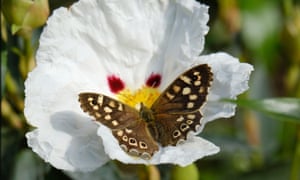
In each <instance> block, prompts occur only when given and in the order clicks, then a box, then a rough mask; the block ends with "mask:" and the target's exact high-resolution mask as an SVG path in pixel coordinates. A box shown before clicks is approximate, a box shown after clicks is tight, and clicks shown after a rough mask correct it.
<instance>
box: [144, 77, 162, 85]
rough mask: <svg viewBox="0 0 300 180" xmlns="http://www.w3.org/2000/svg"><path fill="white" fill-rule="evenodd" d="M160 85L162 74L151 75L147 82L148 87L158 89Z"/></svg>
mask: <svg viewBox="0 0 300 180" xmlns="http://www.w3.org/2000/svg"><path fill="white" fill-rule="evenodd" d="M160 83H161V75H160V74H151V75H150V77H149V78H148V79H147V81H146V85H147V86H149V87H153V88H157V87H158V86H159V85H160Z"/></svg>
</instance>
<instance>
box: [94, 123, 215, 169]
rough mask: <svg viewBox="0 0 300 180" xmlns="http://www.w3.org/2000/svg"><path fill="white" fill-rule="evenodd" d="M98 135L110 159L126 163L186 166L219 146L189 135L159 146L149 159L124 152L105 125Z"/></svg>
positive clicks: (213, 151) (211, 153)
mask: <svg viewBox="0 0 300 180" xmlns="http://www.w3.org/2000/svg"><path fill="white" fill-rule="evenodd" d="M98 135H99V136H101V137H102V138H103V145H104V147H105V152H106V153H107V154H108V155H109V157H110V158H111V159H117V160H119V161H121V162H123V163H128V164H131V163H132V164H162V163H172V164H178V165H180V166H186V165H188V164H191V163H192V162H194V161H196V160H198V159H200V158H202V157H204V156H208V155H213V154H216V153H218V152H219V147H217V146H215V145H214V144H212V143H211V142H209V141H206V140H204V139H202V138H200V137H197V136H194V135H192V134H191V135H190V136H189V137H188V140H187V141H185V142H184V143H183V144H180V145H177V146H167V147H164V148H162V147H161V148H160V150H159V151H158V152H157V153H155V154H154V156H153V157H152V158H151V159H150V160H149V161H147V160H144V159H141V158H137V157H133V156H130V155H128V154H127V153H125V152H124V151H123V150H122V149H121V148H120V146H119V143H118V141H117V140H116V139H115V138H114V137H113V135H112V133H111V130H110V129H108V128H106V127H105V126H100V127H99V129H98Z"/></svg>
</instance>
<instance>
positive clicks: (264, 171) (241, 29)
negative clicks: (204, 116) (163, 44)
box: [1, 0, 300, 180]
mask: <svg viewBox="0 0 300 180" xmlns="http://www.w3.org/2000/svg"><path fill="white" fill-rule="evenodd" d="M73 2H75V1H72V0H65V1H60V0H50V1H49V2H48V1H47V0H33V1H32V0H2V1H1V179H4V180H10V179H13V180H21V179H22V180H36V179H39V180H42V179H49V180H50V179H66V180H67V179H71V178H74V179H100V180H102V179H107V180H110V179H142V180H144V179H145V180H146V179H149V180H150V179H151V180H158V179H162V180H167V179H174V180H184V179H188V180H196V179H201V180H223V179H246V180H252V179H255V180H256V179H264V180H266V179H272V180H277V179H278V180H285V179H291V180H300V99H299V97H300V2H299V1H297V2H296V0H294V1H293V0H264V1H262V0H219V1H217V0H201V1H200V2H201V3H205V4H207V5H209V6H210V8H209V14H210V20H209V26H210V31H209V33H208V35H207V36H206V44H205V51H204V52H203V54H208V53H214V52H218V51H225V52H227V53H229V54H231V55H233V56H236V57H239V59H240V60H241V61H243V62H247V63H250V64H252V65H253V66H254V68H255V71H254V72H253V73H252V75H251V80H250V82H249V85H250V89H249V90H248V91H247V92H246V93H244V94H243V95H241V96H240V97H239V100H237V101H232V103H237V104H238V108H237V113H236V116H235V117H233V118H230V119H224V120H216V121H213V122H212V123H209V124H207V126H206V128H205V129H204V131H203V132H202V133H201V134H200V135H201V136H202V137H204V138H206V139H209V140H210V141H212V142H214V143H215V144H217V145H219V146H220V147H221V152H220V153H219V154H217V155H214V156H210V157H206V158H203V159H200V160H198V161H197V162H195V163H194V164H192V165H190V166H187V167H185V168H181V167H178V166H174V165H158V166H143V165H124V164H121V163H119V162H116V161H111V162H109V163H108V164H106V165H105V166H103V167H102V168H100V169H99V170H98V171H97V172H94V173H93V175H92V176H89V175H86V174H84V173H76V174H71V173H66V172H63V171H60V170H57V169H55V168H53V167H51V166H50V165H49V164H47V163H45V162H44V161H43V160H42V159H40V158H39V157H38V156H37V155H36V154H35V153H33V152H32V151H31V149H29V148H28V147H27V144H26V139H25V136H24V135H25V133H26V132H28V131H29V130H30V128H31V127H29V125H28V124H26V121H25V118H24V115H23V109H24V80H25V79H26V77H27V74H28V72H30V71H31V70H32V69H33V68H34V66H35V60H34V55H35V52H36V49H37V47H38V40H39V36H40V33H41V30H42V28H43V25H44V23H45V21H46V19H47V17H48V15H49V14H51V13H52V12H53V10H54V9H55V8H58V7H60V6H65V7H67V6H69V5H70V4H72V3H73ZM92 177H93V178H92Z"/></svg>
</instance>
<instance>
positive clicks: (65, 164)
mask: <svg viewBox="0 0 300 180" xmlns="http://www.w3.org/2000/svg"><path fill="white" fill-rule="evenodd" d="M96 128H97V125H96V124H95V123H94V122H86V121H85V119H84V118H82V117H80V116H78V115H76V114H74V113H72V112H60V113H57V114H54V115H53V116H52V119H51V126H49V127H40V128H38V129H36V130H34V131H32V132H29V133H27V134H26V138H27V139H28V145H29V147H31V148H32V149H33V151H34V152H36V153H37V154H38V155H39V156H40V157H42V158H43V159H44V160H45V161H46V162H49V163H51V164H52V165H53V166H54V167H56V168H59V169H64V170H68V171H92V170H94V169H96V168H98V167H100V166H102V165H103V164H104V163H106V162H107V161H108V157H107V155H106V154H105V153H104V151H103V145H102V142H101V139H100V138H99V136H97V135H96Z"/></svg>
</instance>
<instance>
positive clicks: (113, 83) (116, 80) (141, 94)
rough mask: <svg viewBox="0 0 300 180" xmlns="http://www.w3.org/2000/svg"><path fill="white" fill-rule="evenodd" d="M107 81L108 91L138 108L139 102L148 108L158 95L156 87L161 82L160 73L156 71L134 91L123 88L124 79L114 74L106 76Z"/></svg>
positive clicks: (125, 102)
mask: <svg viewBox="0 0 300 180" xmlns="http://www.w3.org/2000/svg"><path fill="white" fill-rule="evenodd" d="M107 81H108V85H109V88H110V91H111V92H112V93H114V94H116V97H117V98H118V100H120V101H121V102H123V103H124V104H127V105H129V106H131V107H134V108H136V109H139V106H140V105H141V103H143V105H144V106H146V107H148V108H150V107H151V106H152V104H153V103H154V101H155V100H156V99H157V98H158V96H159V95H160V92H159V91H158V89H157V87H159V85H160V83H161V75H160V74H157V73H152V74H151V75H150V76H149V77H148V79H147V80H146V81H145V85H144V86H142V87H141V88H140V89H138V90H137V91H134V92H133V91H131V90H129V89H128V88H125V87H126V85H125V83H124V81H122V79H121V78H120V77H118V76H116V75H110V76H108V77H107Z"/></svg>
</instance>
